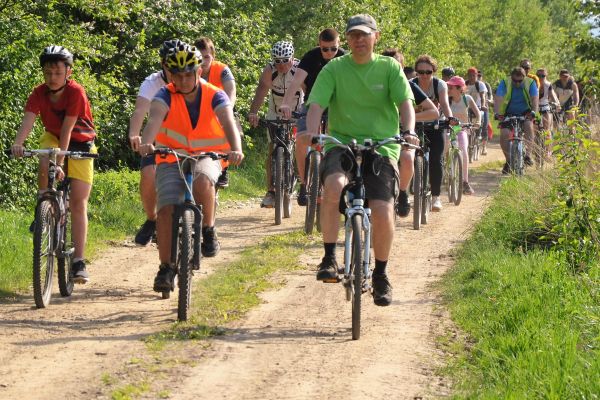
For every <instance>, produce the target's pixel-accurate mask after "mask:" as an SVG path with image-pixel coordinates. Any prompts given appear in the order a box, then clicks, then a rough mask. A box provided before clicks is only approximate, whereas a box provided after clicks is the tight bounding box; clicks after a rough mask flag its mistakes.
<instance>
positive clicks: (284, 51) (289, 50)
mask: <svg viewBox="0 0 600 400" xmlns="http://www.w3.org/2000/svg"><path fill="white" fill-rule="evenodd" d="M293 56H294V45H293V44H292V43H291V42H287V41H285V40H280V41H279V42H277V43H275V44H274V45H273V48H272V49H271V57H272V58H273V59H276V58H292V57H293Z"/></svg>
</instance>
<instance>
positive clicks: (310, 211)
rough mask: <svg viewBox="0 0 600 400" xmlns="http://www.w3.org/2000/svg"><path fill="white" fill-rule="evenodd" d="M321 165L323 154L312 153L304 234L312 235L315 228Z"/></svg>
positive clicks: (308, 176) (307, 180) (310, 154)
mask: <svg viewBox="0 0 600 400" xmlns="http://www.w3.org/2000/svg"><path fill="white" fill-rule="evenodd" d="M320 164H321V153H319V152H318V151H311V152H310V153H309V161H308V172H307V174H306V177H305V180H306V190H307V192H308V203H307V204H306V215H305V217H304V232H305V233H306V234H309V235H310V234H311V233H312V231H313V228H314V226H315V219H316V216H317V215H316V214H317V199H318V197H319V184H320V182H319V165H320Z"/></svg>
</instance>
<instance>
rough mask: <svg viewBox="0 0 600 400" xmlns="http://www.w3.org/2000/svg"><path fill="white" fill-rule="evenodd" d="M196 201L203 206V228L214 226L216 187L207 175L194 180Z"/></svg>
mask: <svg viewBox="0 0 600 400" xmlns="http://www.w3.org/2000/svg"><path fill="white" fill-rule="evenodd" d="M194 200H196V203H198V204H201V205H202V226H214V225H215V186H214V184H213V183H212V182H211V180H210V179H209V178H208V177H207V176H206V175H199V176H198V177H197V178H196V179H194Z"/></svg>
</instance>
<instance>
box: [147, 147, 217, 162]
mask: <svg viewBox="0 0 600 400" xmlns="http://www.w3.org/2000/svg"><path fill="white" fill-rule="evenodd" d="M176 150H183V149H168V148H160V149H154V154H158V155H163V156H166V155H169V154H172V155H175V156H177V157H181V158H203V157H210V158H211V159H213V160H227V159H228V158H229V154H225V153H216V152H214V151H202V152H200V153H195V154H184V153H180V152H178V151H176Z"/></svg>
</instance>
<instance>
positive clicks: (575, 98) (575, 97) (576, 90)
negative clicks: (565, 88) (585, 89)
mask: <svg viewBox="0 0 600 400" xmlns="http://www.w3.org/2000/svg"><path fill="white" fill-rule="evenodd" d="M573 105H574V106H576V107H579V87H578V86H577V84H576V83H575V81H573Z"/></svg>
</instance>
